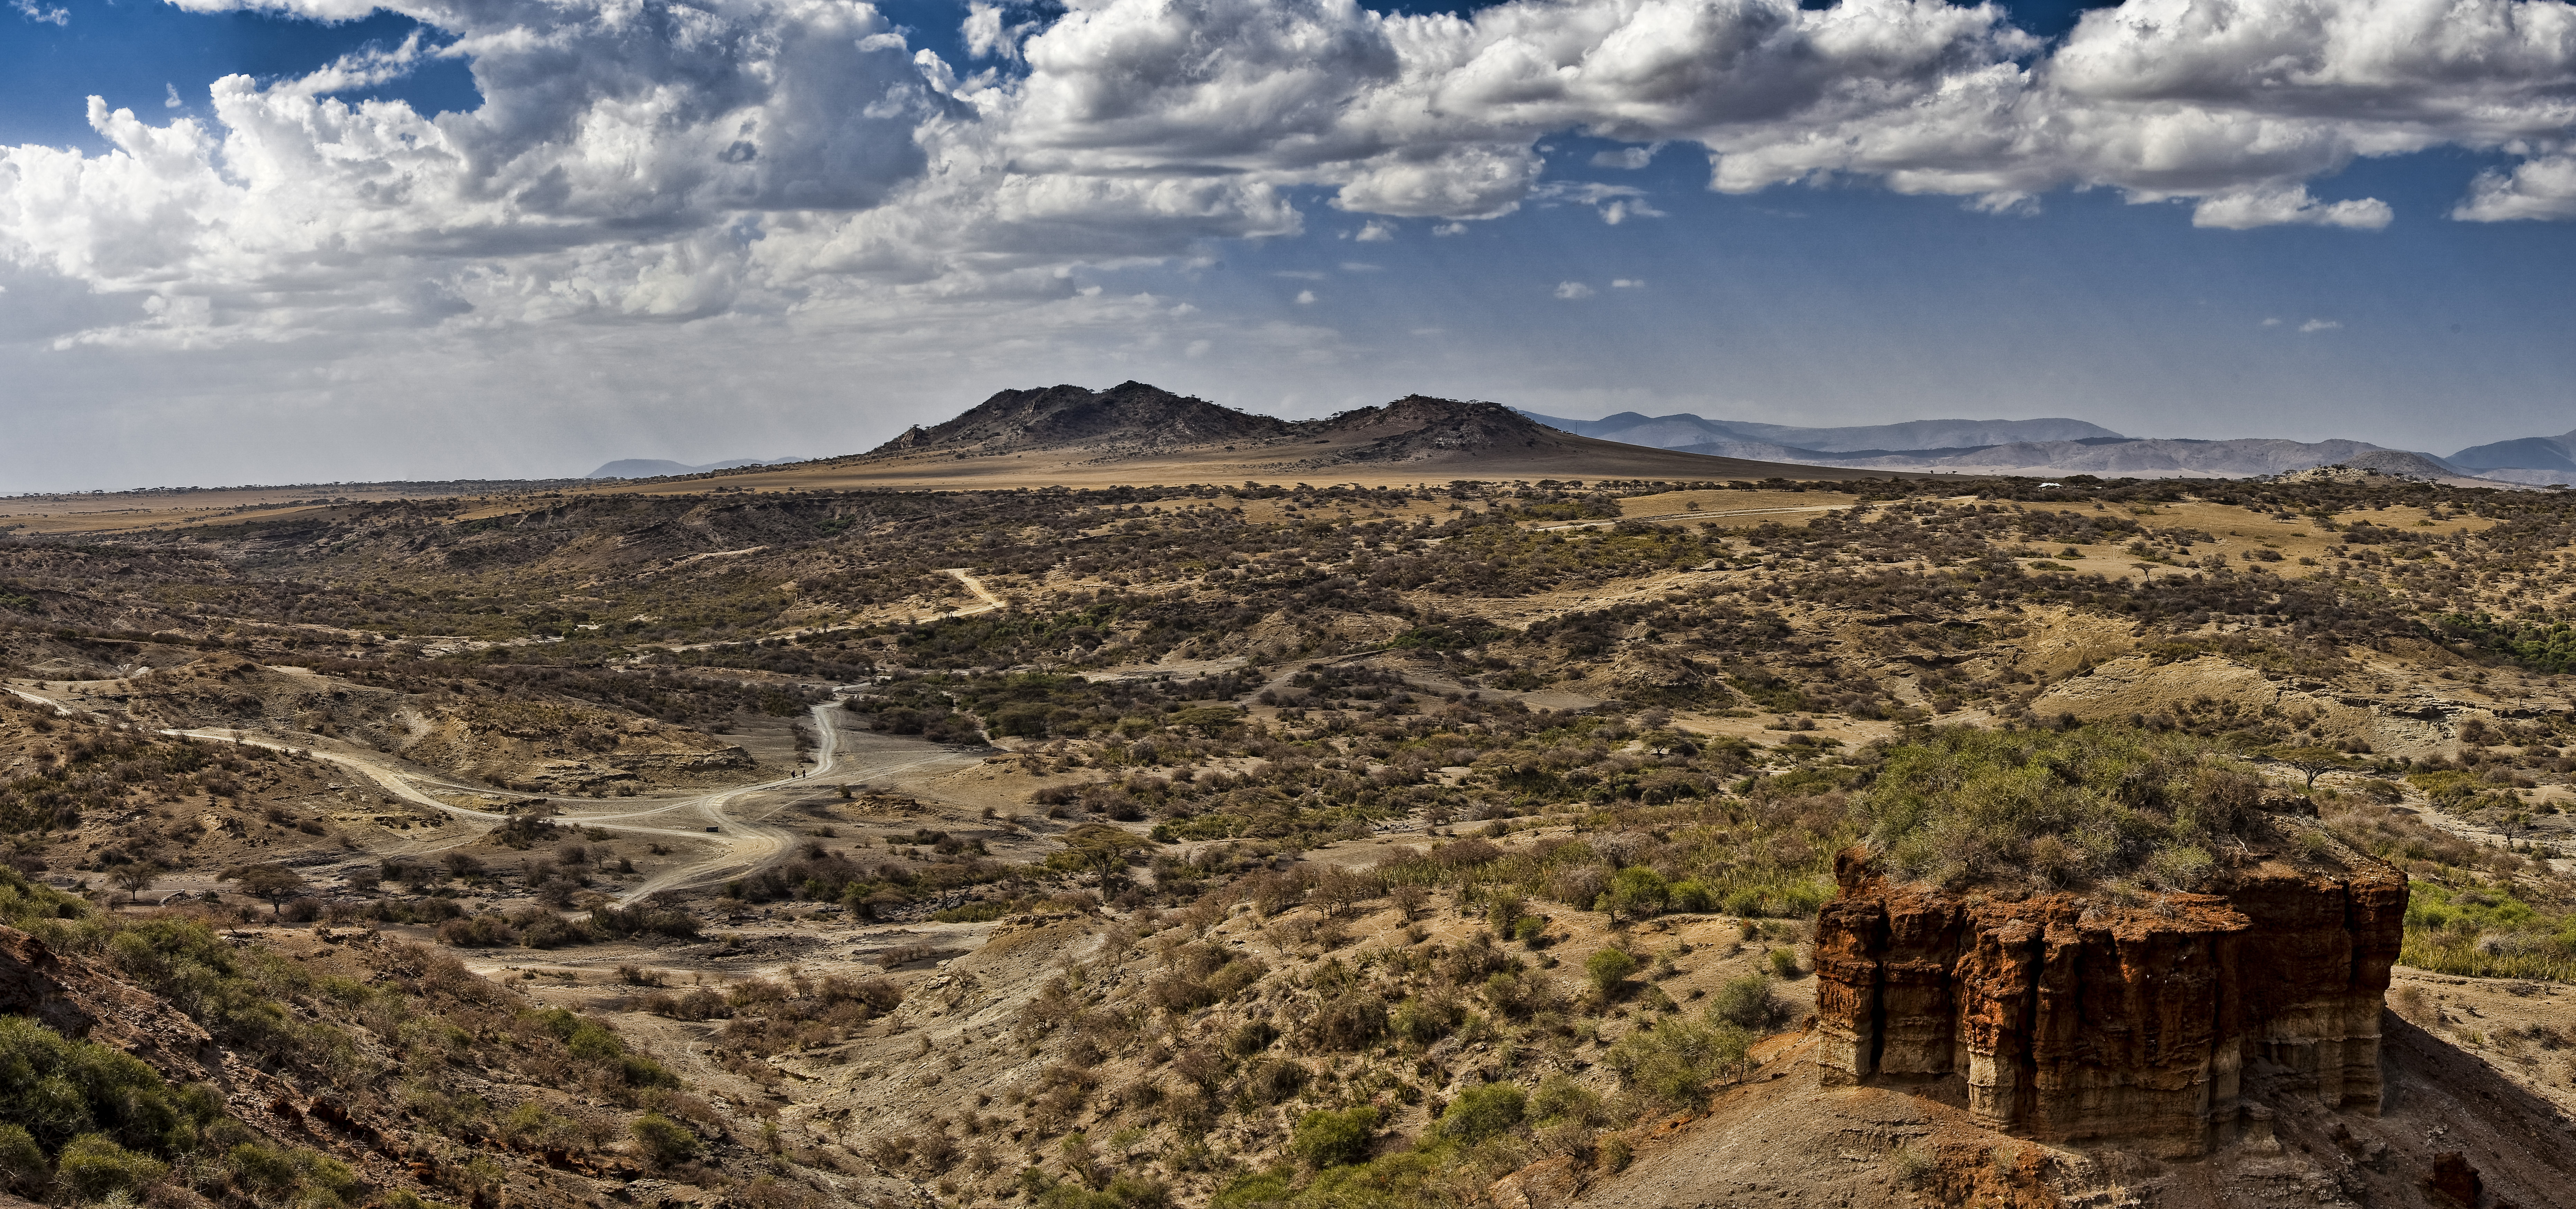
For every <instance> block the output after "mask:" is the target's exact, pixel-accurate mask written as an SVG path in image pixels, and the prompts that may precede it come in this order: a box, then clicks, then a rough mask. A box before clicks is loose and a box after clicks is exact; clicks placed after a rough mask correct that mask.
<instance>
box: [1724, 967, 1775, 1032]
mask: <svg viewBox="0 0 2576 1209" xmlns="http://www.w3.org/2000/svg"><path fill="white" fill-rule="evenodd" d="M1780 1012H1781V1008H1780V1001H1779V999H1778V998H1776V997H1775V996H1773V995H1772V994H1771V980H1770V979H1768V978H1765V977H1763V976H1762V975H1760V974H1747V975H1745V976H1743V977H1742V978H1732V979H1728V980H1727V982H1726V984H1725V985H1724V986H1721V987H1719V988H1717V996H1716V998H1715V999H1713V1000H1711V1001H1710V1003H1709V1005H1708V1014H1709V1018H1710V1019H1712V1020H1716V1021H1720V1022H1722V1023H1726V1024H1732V1025H1734V1026H1736V1027H1737V1028H1745V1029H1763V1028H1769V1027H1770V1026H1771V1025H1772V1024H1774V1023H1776V1022H1777V1021H1778V1020H1779V1018H1780Z"/></svg>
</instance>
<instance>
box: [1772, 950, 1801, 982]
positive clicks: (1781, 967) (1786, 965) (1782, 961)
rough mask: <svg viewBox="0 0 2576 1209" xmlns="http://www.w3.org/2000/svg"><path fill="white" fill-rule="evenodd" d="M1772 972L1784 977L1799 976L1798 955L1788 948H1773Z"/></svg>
mask: <svg viewBox="0 0 2576 1209" xmlns="http://www.w3.org/2000/svg"><path fill="white" fill-rule="evenodd" d="M1770 962H1771V972H1772V973H1774V974H1777V975H1779V976H1781V977H1782V978H1795V977H1797V976H1798V955H1797V954H1796V953H1794V952H1791V951H1790V950H1788V949H1773V950H1771V957H1770Z"/></svg>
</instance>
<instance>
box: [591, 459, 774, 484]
mask: <svg viewBox="0 0 2576 1209" xmlns="http://www.w3.org/2000/svg"><path fill="white" fill-rule="evenodd" d="M798 460H799V459H796V458H766V459H764V458H736V459H734V460H733V461H730V462H709V463H707V464H706V465H704V466H691V465H687V464H685V463H681V462H665V461H662V460H660V459H658V458H626V459H624V460H622V461H616V462H610V463H609V464H607V465H605V466H602V467H600V468H599V469H597V470H594V471H591V472H590V473H589V474H586V475H583V476H582V477H583V478H586V479H658V478H667V477H669V476H671V475H675V474H705V473H707V472H708V471H710V470H732V469H734V468H736V467H740V466H777V465H782V464H784V463H787V462H793V461H798Z"/></svg>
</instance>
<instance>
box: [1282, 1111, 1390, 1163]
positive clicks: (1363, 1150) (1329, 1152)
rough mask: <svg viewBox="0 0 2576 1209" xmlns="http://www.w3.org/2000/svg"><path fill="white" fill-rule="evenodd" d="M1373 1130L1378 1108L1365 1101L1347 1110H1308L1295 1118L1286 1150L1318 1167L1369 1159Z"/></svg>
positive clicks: (1375, 1129) (1375, 1126)
mask: <svg viewBox="0 0 2576 1209" xmlns="http://www.w3.org/2000/svg"><path fill="white" fill-rule="evenodd" d="M1376 1132H1377V1110H1376V1109H1375V1108H1371V1107H1369V1106H1368V1105H1365V1104H1363V1105H1361V1106H1359V1107H1358V1108H1354V1109H1351V1110H1349V1111H1347V1112H1332V1111H1329V1110H1324V1111H1318V1112H1310V1113H1307V1114H1306V1115H1305V1116H1302V1117H1299V1118H1298V1119H1297V1129H1296V1132H1295V1133H1294V1134H1293V1135H1291V1136H1290V1138H1289V1140H1288V1151H1289V1153H1291V1154H1294V1155H1296V1156H1297V1157H1298V1158H1300V1159H1304V1160H1305V1161H1306V1162H1308V1163H1311V1164H1313V1165H1315V1166H1317V1167H1333V1166H1337V1165H1340V1164H1344V1163H1357V1162H1361V1161H1363V1160H1365V1159H1367V1158H1368V1152H1369V1138H1370V1137H1371V1136H1372V1135H1374V1134H1375V1133H1376Z"/></svg>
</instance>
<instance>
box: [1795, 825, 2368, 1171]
mask: <svg viewBox="0 0 2576 1209" xmlns="http://www.w3.org/2000/svg"><path fill="white" fill-rule="evenodd" d="M1835 872H1836V877H1837V879H1838V880H1839V881H1840V882H1841V883H1842V892H1841V895H1840V897H1838V898H1837V899H1836V900H1835V901H1833V902H1830V903H1828V904H1826V905H1825V907H1824V910H1823V912H1822V913H1821V916H1820V918H1819V920H1818V924H1817V933H1816V973H1817V977H1818V980H1819V982H1818V985H1817V989H1816V1018H1817V1027H1818V1031H1819V1032H1820V1034H1821V1035H1822V1038H1823V1050H1822V1053H1823V1061H1824V1062H1825V1064H1826V1065H1827V1066H1828V1067H1829V1068H1831V1069H1833V1070H1836V1071H1839V1072H1841V1073H1842V1074H1844V1075H1847V1076H1849V1077H1850V1078H1853V1079H1856V1080H1863V1081H1869V1082H1880V1083H1890V1084H1902V1083H1917V1084H1922V1085H1924V1089H1925V1090H1926V1091H1928V1092H1930V1093H1932V1094H1935V1095H1942V1096H1944V1097H1945V1098H1946V1097H1947V1096H1949V1095H1958V1094H1963V1095H1964V1097H1965V1099H1966V1103H1967V1107H1968V1109H1969V1111H1970V1112H1971V1113H1973V1114H1974V1115H1975V1116H1976V1118H1977V1119H1978V1120H1979V1122H1981V1123H1983V1124H1985V1125H1987V1126H1989V1127H1991V1128H1996V1129H2004V1130H2010V1131H2012V1132H2015V1133H2019V1134H2024V1135H2026V1136H2030V1137H2036V1138H2041V1139H2046V1140H2051V1141H2085V1140H2092V1139H2114V1138H2116V1139H2121V1140H2125V1141H2130V1142H2134V1143H2138V1144H2141V1145H2145V1146H2148V1147H2150V1148H2152V1149H2155V1150H2158V1151H2160V1152H2162V1153H2164V1154H2167V1155H2171V1156H2176V1157H2180V1156H2189V1155H2195V1154H2200V1153H2203V1152H2204V1151H2206V1150H2207V1149H2208V1148H2209V1147H2210V1146H2211V1145H2212V1144H2214V1143H2217V1142H2222V1141H2225V1140H2226V1139H2228V1138H2229V1137H2232V1136H2233V1135H2234V1132H2235V1130H2236V1128H2237V1125H2238V1122H2239V1119H2240V1115H2241V1109H2240V1105H2239V1103H2238V1090H2239V1081H2240V1078H2241V1075H2242V1073H2243V1072H2244V1070H2245V1069H2246V1067H2247V1065H2248V1064H2249V1063H2253V1062H2263V1063H2269V1064H2271V1066H2273V1067H2276V1068H2279V1070H2280V1071H2281V1072H2284V1074H2285V1077H2286V1078H2288V1079H2289V1080H2290V1081H2291V1082H2292V1083H2293V1084H2294V1085H2295V1086H2296V1087H2297V1088H2298V1089H2299V1090H2300V1091H2301V1092H2303V1093H2305V1094H2309V1095H2313V1096H2314V1097H2316V1099H2317V1100H2318V1101H2319V1102H2321V1103H2322V1104H2323V1105H2324V1106H2326V1107H2328V1108H2333V1109H2339V1110H2344V1111H2352V1112H2361V1113H2367V1114H2374V1115H2375V1114H2376V1113H2377V1112H2378V1108H2379V1091H2380V1088H2379V1016H2380V1004H2381V996H2382V995H2383V993H2384V992H2386V990H2387V989H2388V970H2389V966H2390V965H2391V964H2393V963H2394V962H2395V960H2396V957H2397V951H2398V947H2399V944H2400V942H2401V940H2402V928H2403V917H2404V915H2405V911H2406V878H2405V875H2404V874H2402V873H2399V872H2397V871H2396V870H2393V869H2389V868H2386V867H2384V866H2377V865H2371V866H2367V867H2362V868H2356V869H2351V870H2347V871H2345V872H2343V873H2340V874H2337V875H2318V874H2301V873H2298V872H2296V871H2294V870H2291V869H2289V868H2287V867H2285V866H2279V865H2269V864H2267V865H2262V866H2256V867H2254V868H2252V869H2247V870H2241V871H2238V872H2237V873H2236V874H2235V875H2234V877H2233V879H2232V880H2231V881H2230V882H2229V883H2228V884H2227V885H2226V886H2225V887H2224V893H2221V894H2209V895H2171V896H2167V897H2166V898H2165V899H2163V900H2162V901H2161V902H2159V903H2156V904H2153V905H2148V906H2136V907H2121V906H2110V905H2105V904H2102V903H2098V902H2089V901H2087V900H2086V899H2084V898H2081V897H2078V896H2075V895H2071V894H2048V895H2039V896H2034V897H2030V898H2025V899H2021V900H2018V901H2004V900H2000V899H1989V898H1981V897H1976V896H1966V897H1962V896H1958V895H1952V894H1945V893H1940V892H1937V891H1931V890H1927V889H1923V888H1920V887H1909V886H1899V885H1894V884H1891V883H1889V882H1887V881H1886V880H1885V879H1883V878H1881V877H1879V876H1877V875H1876V873H1875V872H1874V871H1872V870H1871V869H1870V868H1869V867H1868V865H1867V864H1866V862H1865V861H1864V860H1863V859H1862V858H1861V856H1860V854H1858V853H1856V852H1847V853H1844V854H1843V855H1842V857H1840V858H1839V859H1838V860H1837V861H1836V869H1835Z"/></svg>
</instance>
